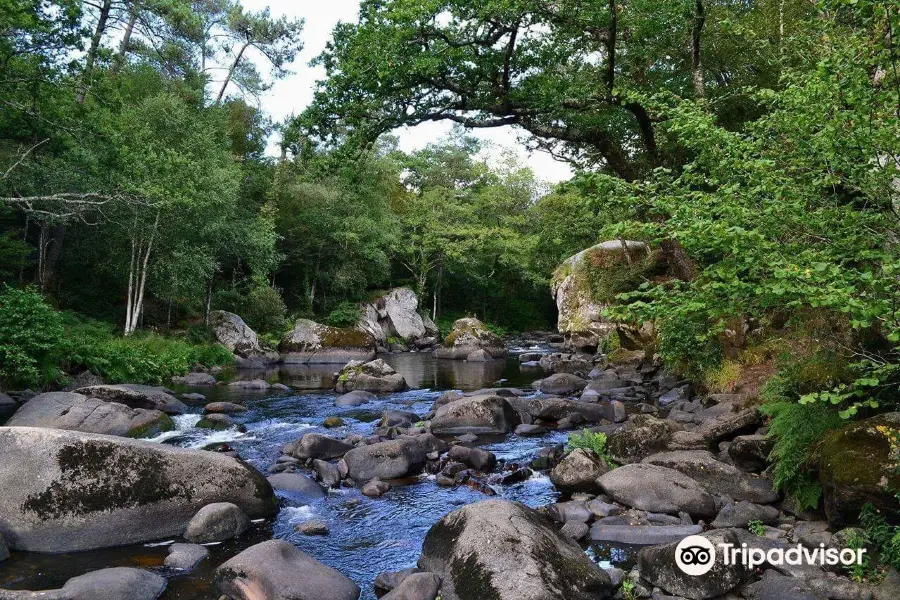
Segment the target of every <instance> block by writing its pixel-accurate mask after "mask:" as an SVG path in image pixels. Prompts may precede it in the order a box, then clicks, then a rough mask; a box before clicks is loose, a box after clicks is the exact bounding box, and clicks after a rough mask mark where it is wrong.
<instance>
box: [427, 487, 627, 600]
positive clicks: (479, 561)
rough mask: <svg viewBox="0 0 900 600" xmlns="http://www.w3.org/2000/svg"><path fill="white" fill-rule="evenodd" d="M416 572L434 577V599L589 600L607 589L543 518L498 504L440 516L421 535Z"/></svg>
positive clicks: (596, 569)
mask: <svg viewBox="0 0 900 600" xmlns="http://www.w3.org/2000/svg"><path fill="white" fill-rule="evenodd" d="M419 568H421V569H424V570H427V571H430V572H434V573H437V574H439V575H441V577H442V578H443V585H442V587H441V599H442V600H468V599H473V598H492V599H494V600H589V599H590V600H594V599H595V598H598V597H600V598H603V597H609V596H611V595H612V592H613V590H612V586H611V584H610V579H609V575H607V574H606V573H605V572H604V571H602V570H601V569H600V568H599V567H597V565H595V564H594V563H593V562H591V560H590V559H589V558H588V557H587V555H585V554H584V552H583V551H582V550H581V548H580V547H579V546H578V545H577V544H576V543H575V542H574V541H572V540H571V539H569V538H566V537H565V536H563V535H561V534H560V533H559V532H558V531H556V529H555V528H554V527H553V524H552V522H551V521H550V520H549V519H547V518H546V517H545V516H543V515H541V514H540V513H539V512H537V511H535V510H532V509H530V508H528V507H526V506H524V505H522V504H519V503H514V502H508V501H505V500H486V501H483V502H477V503H475V504H469V505H467V506H464V507H462V508H460V509H457V510H455V511H453V512H451V513H450V514H448V515H446V516H445V517H443V518H442V519H441V520H440V521H438V522H437V523H436V524H435V525H433V526H432V527H431V529H430V530H429V531H428V534H427V535H426V536H425V541H424V542H423V544H422V555H421V557H420V558H419ZM523 573H527V574H528V576H527V577H523Z"/></svg>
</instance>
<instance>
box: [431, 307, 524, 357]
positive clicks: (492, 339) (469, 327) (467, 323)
mask: <svg viewBox="0 0 900 600" xmlns="http://www.w3.org/2000/svg"><path fill="white" fill-rule="evenodd" d="M476 350H484V351H485V352H486V353H487V354H489V355H490V356H491V357H492V358H503V357H505V356H506V344H504V343H503V340H502V339H501V338H500V336H498V335H496V334H495V333H493V332H492V331H490V330H489V329H488V328H487V327H485V325H484V323H482V322H481V321H479V320H478V319H475V318H473V317H466V318H464V319H459V320H457V321H455V322H454V323H453V328H452V330H451V331H450V333H449V334H448V335H447V337H446V338H444V342H443V344H442V345H441V346H439V347H438V348H435V350H434V355H435V357H437V358H449V359H455V360H462V359H464V358H466V357H468V356H469V355H470V354H472V353H473V352H475V351H476Z"/></svg>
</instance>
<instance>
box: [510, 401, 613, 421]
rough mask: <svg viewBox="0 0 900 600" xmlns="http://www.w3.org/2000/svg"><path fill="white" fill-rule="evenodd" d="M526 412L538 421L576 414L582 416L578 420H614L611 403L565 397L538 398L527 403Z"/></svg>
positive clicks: (560, 418)
mask: <svg viewBox="0 0 900 600" xmlns="http://www.w3.org/2000/svg"><path fill="white" fill-rule="evenodd" d="M525 412H527V413H528V414H529V415H530V416H531V418H533V419H536V420H538V421H556V422H557V423H558V422H559V421H562V420H564V419H569V420H572V417H573V416H574V415H577V416H578V417H581V418H580V419H577V420H578V422H588V423H599V422H600V421H602V420H603V419H607V420H612V419H610V418H609V417H611V416H612V414H611V411H610V409H609V405H603V404H596V403H587V402H578V401H577V400H568V399H565V398H536V399H534V400H529V401H528V402H526V403H525Z"/></svg>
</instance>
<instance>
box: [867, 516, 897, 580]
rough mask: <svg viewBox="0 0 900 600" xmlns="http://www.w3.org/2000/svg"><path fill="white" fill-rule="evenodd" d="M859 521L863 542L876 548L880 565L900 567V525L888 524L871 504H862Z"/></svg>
mask: <svg viewBox="0 0 900 600" xmlns="http://www.w3.org/2000/svg"><path fill="white" fill-rule="evenodd" d="M859 521H860V524H861V525H862V527H863V531H865V536H864V537H865V542H868V543H870V544H872V545H874V546H875V548H876V549H877V550H878V561H879V562H880V563H881V565H883V566H890V567H893V568H894V569H900V527H898V526H896V525H889V524H888V522H887V520H886V519H885V518H884V515H881V514H879V513H878V511H877V510H875V507H874V506H872V505H871V504H866V505H865V506H863V509H862V512H861V513H860V515H859ZM861 545H865V544H861Z"/></svg>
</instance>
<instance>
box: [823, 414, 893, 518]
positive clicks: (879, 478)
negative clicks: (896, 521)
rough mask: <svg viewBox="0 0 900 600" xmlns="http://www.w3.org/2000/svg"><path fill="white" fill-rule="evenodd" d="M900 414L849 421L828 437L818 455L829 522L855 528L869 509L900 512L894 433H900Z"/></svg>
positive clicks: (882, 511)
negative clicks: (893, 442)
mask: <svg viewBox="0 0 900 600" xmlns="http://www.w3.org/2000/svg"><path fill="white" fill-rule="evenodd" d="M898 431H900V412H892V413H885V414H883V415H878V416H877V417H872V418H869V419H865V420H863V421H857V422H855V423H848V424H847V425H844V426H843V427H841V428H840V429H838V430H836V431H832V432H830V433H829V434H827V435H826V436H825V437H824V438H823V440H822V442H821V444H820V446H819V452H818V458H819V462H818V467H819V481H820V483H821V484H822V492H823V506H824V508H825V514H826V515H828V521H829V522H830V523H831V524H832V525H834V526H836V527H844V526H846V525H850V524H853V523H854V522H855V521H856V519H857V518H858V517H859V513H860V511H861V510H862V507H863V505H865V504H867V503H871V504H872V506H874V507H875V509H876V510H877V511H878V512H880V513H882V514H896V513H897V511H900V501H898V499H897V496H896V491H897V490H898V489H900V471H898V469H897V459H896V455H895V453H894V450H893V449H892V447H891V442H890V439H889V435H888V434H893V435H894V436H897V435H898Z"/></svg>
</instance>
